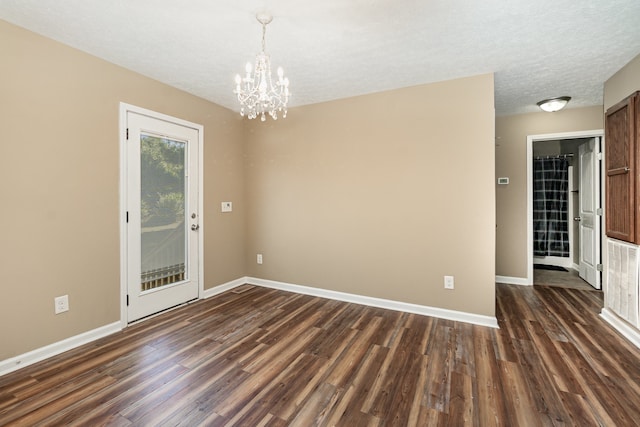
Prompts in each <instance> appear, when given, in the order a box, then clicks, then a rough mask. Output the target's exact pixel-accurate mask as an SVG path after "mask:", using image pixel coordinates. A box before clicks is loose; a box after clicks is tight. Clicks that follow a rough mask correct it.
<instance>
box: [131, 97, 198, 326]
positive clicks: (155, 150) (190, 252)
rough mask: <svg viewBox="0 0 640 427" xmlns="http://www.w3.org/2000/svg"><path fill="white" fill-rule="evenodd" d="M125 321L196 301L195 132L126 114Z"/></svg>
mask: <svg viewBox="0 0 640 427" xmlns="http://www.w3.org/2000/svg"><path fill="white" fill-rule="evenodd" d="M126 120H127V129H128V139H127V141H126V145H125V152H126V160H125V164H126V170H127V173H126V174H127V177H126V188H125V190H124V191H125V193H126V211H127V223H126V241H127V246H126V262H125V264H126V267H125V268H126V272H127V279H126V280H127V284H126V289H127V298H126V301H127V321H128V322H132V321H134V320H137V319H141V318H143V317H146V316H149V315H151V314H154V313H158V312H160V311H163V310H166V309H168V308H171V307H174V306H176V305H179V304H182V303H184V302H187V301H190V300H193V299H196V298H198V295H199V291H200V282H199V280H200V277H199V274H200V273H199V272H200V259H199V256H200V251H201V242H200V231H199V230H200V223H199V221H200V218H199V212H200V210H199V203H200V196H199V188H198V185H199V182H200V170H199V157H198V156H199V152H200V145H201V143H202V141H201V136H202V127H201V126H199V125H196V124H193V123H189V122H184V121H182V120H179V119H174V118H172V117H168V116H163V115H157V116H156V113H153V112H149V111H147V110H143V113H139V112H137V111H127V114H126Z"/></svg>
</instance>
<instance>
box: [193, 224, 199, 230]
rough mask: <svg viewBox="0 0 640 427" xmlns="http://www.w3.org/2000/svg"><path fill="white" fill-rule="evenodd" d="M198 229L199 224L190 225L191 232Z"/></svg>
mask: <svg viewBox="0 0 640 427" xmlns="http://www.w3.org/2000/svg"><path fill="white" fill-rule="evenodd" d="M199 228H200V225H199V224H191V229H192V230H193V231H198V229H199Z"/></svg>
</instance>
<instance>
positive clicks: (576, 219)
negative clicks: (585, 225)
mask: <svg viewBox="0 0 640 427" xmlns="http://www.w3.org/2000/svg"><path fill="white" fill-rule="evenodd" d="M573 220H574V221H582V218H580V217H579V216H576V217H574V218H573Z"/></svg>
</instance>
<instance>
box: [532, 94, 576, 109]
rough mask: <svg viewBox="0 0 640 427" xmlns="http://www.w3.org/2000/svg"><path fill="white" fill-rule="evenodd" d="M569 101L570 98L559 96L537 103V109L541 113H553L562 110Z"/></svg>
mask: <svg viewBox="0 0 640 427" xmlns="http://www.w3.org/2000/svg"><path fill="white" fill-rule="evenodd" d="M570 100H571V97H570V96H559V97H557V98H551V99H545V100H543V101H540V102H538V107H540V109H541V110H543V111H546V112H548V113H553V112H554V111H560V110H562V109H563V108H564V107H565V105H567V103H568V102H569V101H570Z"/></svg>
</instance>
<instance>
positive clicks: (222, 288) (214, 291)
mask: <svg viewBox="0 0 640 427" xmlns="http://www.w3.org/2000/svg"><path fill="white" fill-rule="evenodd" d="M245 283H247V278H246V277H241V278H239V279H235V280H232V281H230V282H227V283H223V284H222V285H218V286H214V287H213V288H209V289H205V290H204V291H203V292H202V298H204V299H207V298H211V297H213V296H216V295H218V294H221V293H223V292H226V291H229V290H231V289H233V288H237V287H238V286H240V285H244V284H245Z"/></svg>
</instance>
